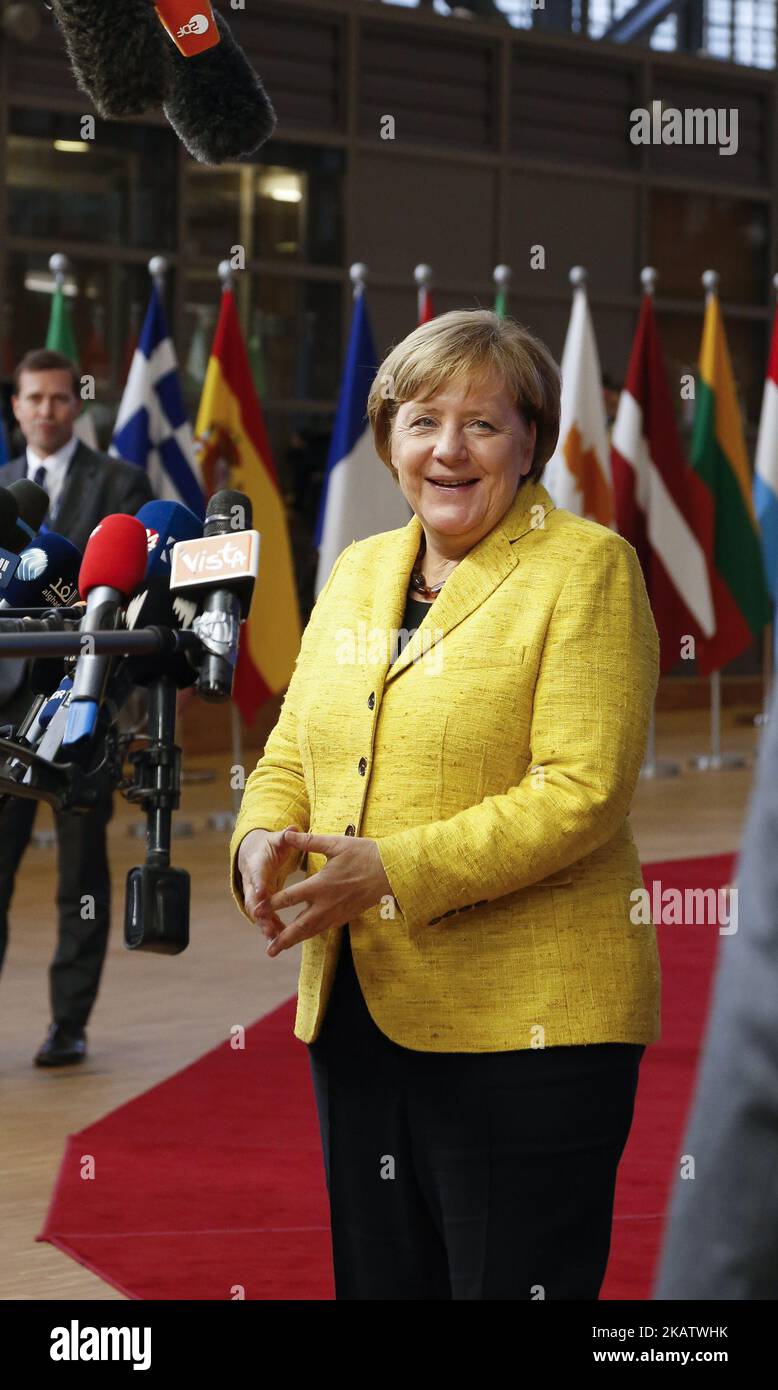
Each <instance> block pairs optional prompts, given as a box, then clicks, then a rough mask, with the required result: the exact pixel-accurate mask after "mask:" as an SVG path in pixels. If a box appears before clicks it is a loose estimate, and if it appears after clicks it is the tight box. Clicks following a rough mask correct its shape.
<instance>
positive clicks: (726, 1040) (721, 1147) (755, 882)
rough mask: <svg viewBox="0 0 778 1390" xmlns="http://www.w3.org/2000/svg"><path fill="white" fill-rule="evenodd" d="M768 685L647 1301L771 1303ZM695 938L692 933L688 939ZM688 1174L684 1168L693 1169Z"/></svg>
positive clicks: (776, 798)
mask: <svg viewBox="0 0 778 1390" xmlns="http://www.w3.org/2000/svg"><path fill="white" fill-rule="evenodd" d="M777 770H778V682H776V683H775V685H774V687H773V695H772V700H771V706H770V717H769V721H768V723H767V725H766V727H765V730H764V732H763V734H762V740H761V747H760V750H759V762H758V765H757V771H756V782H755V787H754V790H753V793H752V796H751V802H750V805H749V809H748V815H747V819H746V826H745V833H744V837H743V846H742V849H741V852H740V856H739V862H738V870H737V884H736V887H737V893H738V898H737V908H738V911H737V915H736V916H733V918H732V920H733V921H736V922H737V931H736V932H733V933H732V934H731V935H728V936H723V937H722V938H721V941H720V947H719V959H718V964H717V967H716V981H715V988H714V994H713V1003H712V1006H711V1011H710V1016H709V1019H708V1024H707V1030H706V1037H705V1044H704V1048H703V1052H702V1055H701V1059H700V1064H699V1073H698V1080H697V1087H696V1092H695V1096H694V1102H693V1105H692V1109H691V1113H690V1117H689V1120H688V1123H687V1129H686V1134H685V1137H684V1139H683V1144H682V1147H681V1154H679V1162H680V1159H681V1157H682V1156H683V1158H684V1171H686V1170H687V1169H688V1170H689V1174H690V1175H689V1176H682V1175H681V1174H680V1172H679V1176H678V1178H677V1179H676V1185H675V1192H674V1195H673V1201H672V1207H671V1212H670V1219H669V1222H668V1228H667V1232H666V1236H665V1241H664V1247H663V1250H662V1257H661V1263H660V1268H659V1275H658V1279H657V1282H656V1286H655V1289H654V1293H653V1298H655V1299H678V1300H687V1299H700V1300H724V1299H748V1300H762V1299H775V1298H778V852H777V849H778V778H777V777H776V771H777ZM692 930H698V928H692ZM690 1160H693V1163H694V1167H693V1169H692V1165H691V1161H690Z"/></svg>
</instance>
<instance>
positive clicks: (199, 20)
mask: <svg viewBox="0 0 778 1390" xmlns="http://www.w3.org/2000/svg"><path fill="white" fill-rule="evenodd" d="M207 28H208V20H207V19H206V17H205V15H204V14H193V15H192V18H191V19H190V20H189V22H188V24H182V25H181V28H180V29H176V38H177V39H182V38H183V37H184V35H185V34H204V33H205V31H206V29H207Z"/></svg>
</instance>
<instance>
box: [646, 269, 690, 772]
mask: <svg viewBox="0 0 778 1390" xmlns="http://www.w3.org/2000/svg"><path fill="white" fill-rule="evenodd" d="M657 279H658V274H657V271H656V270H655V269H654V267H653V266H652V265H646V266H644V267H643V269H642V270H641V272H640V283H641V285H642V286H643V293H644V294H647V295H650V297H651V298H652V299H653V297H654V291H655V289H656V282H657ZM649 505H650V504H649ZM649 526H650V520H649ZM658 693H659V692H658V690H657V695H658ZM680 771H681V765H680V763H672V762H658V761H657V756H656V696H655V697H654V704H653V707H652V709H651V720H650V723H649V726H648V741H647V744H646V758H645V762H644V763H643V766H642V767H641V769H640V776H641V777H643V778H645V779H646V780H648V779H653V778H655V777H677V776H678V775H679V774H680Z"/></svg>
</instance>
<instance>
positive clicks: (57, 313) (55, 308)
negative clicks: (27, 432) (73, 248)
mask: <svg viewBox="0 0 778 1390" xmlns="http://www.w3.org/2000/svg"><path fill="white" fill-rule="evenodd" d="M46 347H47V348H48V349H49V351H50V352H61V353H62V354H63V355H64V356H65V357H67V358H68V359H69V360H70V361H71V362H72V363H73V366H74V367H75V368H76V370H77V371H79V372H80V370H81V367H80V365H79V361H78V347H77V346H76V335H75V332H74V330H73V320H72V318H71V317H70V308H69V306H68V302H67V300H66V298H65V294H64V291H63V289H62V286H61V285H57V287H56V289H55V291H54V294H53V295H52V298H51V313H50V314H49V327H48V330H47V333H46ZM73 433H74V434H75V435H76V436H77V437H78V438H79V439H80V440H81V442H82V444H86V445H87V447H88V448H89V449H97V447H98V440H97V430H96V429H95V421H94V416H93V415H92V414H91V412H90V410H89V406H88V405H82V406H81V409H80V411H79V413H78V415H77V416H76V419H75V422H74V424H73Z"/></svg>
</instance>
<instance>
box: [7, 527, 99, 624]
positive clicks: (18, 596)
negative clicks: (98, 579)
mask: <svg viewBox="0 0 778 1390" xmlns="http://www.w3.org/2000/svg"><path fill="white" fill-rule="evenodd" d="M80 566H81V552H80V551H79V550H78V549H77V548H76V546H74V545H73V544H72V542H71V541H68V540H66V539H65V537H64V536H58V535H57V533H56V531H49V532H47V533H46V535H45V536H37V537H36V539H35V540H34V541H33V543H32V544H31V545H28V546H27V548H26V550H23V551H22V553H21V555H20V557H19V564H18V566H17V568H16V573H15V574H14V575H13V576H12V577H11V579H10V580H9V581H8V583H7V584H6V586H5V589H4V590H3V598H2V599H0V609H2V608H64V607H65V606H66V605H68V604H71V603H77V602H78V571H79V568H80Z"/></svg>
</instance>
